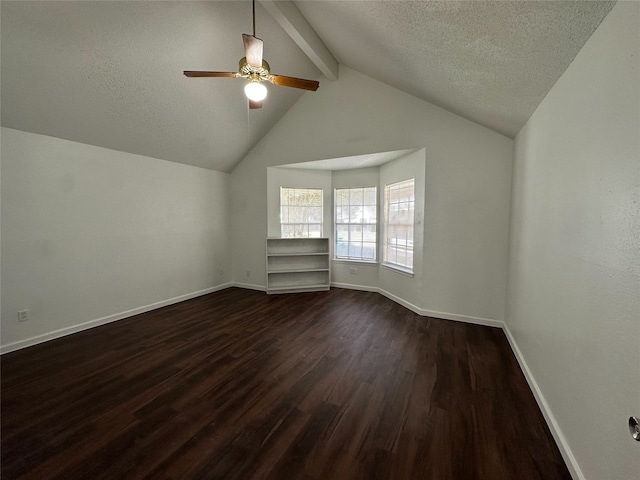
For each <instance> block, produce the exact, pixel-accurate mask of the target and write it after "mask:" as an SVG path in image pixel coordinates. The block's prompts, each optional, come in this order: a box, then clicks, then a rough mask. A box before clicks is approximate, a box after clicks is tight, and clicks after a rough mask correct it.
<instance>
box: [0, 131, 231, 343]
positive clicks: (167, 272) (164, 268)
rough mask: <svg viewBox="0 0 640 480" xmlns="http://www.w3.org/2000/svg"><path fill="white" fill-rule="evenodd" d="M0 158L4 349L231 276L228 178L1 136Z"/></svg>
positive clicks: (40, 139) (18, 135) (46, 140)
mask: <svg viewBox="0 0 640 480" xmlns="http://www.w3.org/2000/svg"><path fill="white" fill-rule="evenodd" d="M1 153H2V190H1V191H2V327H1V334H2V340H1V343H2V346H3V351H8V350H11V349H13V348H16V347H19V346H24V345H26V344H29V343H32V342H33V341H37V340H38V338H36V339H35V340H34V337H39V339H40V340H42V339H44V338H49V337H51V336H55V334H53V335H48V334H51V332H54V331H58V333H57V335H59V334H62V333H69V332H71V331H75V330H76V329H78V325H80V324H84V323H85V322H92V321H97V322H94V323H93V324H95V323H100V322H101V321H103V320H109V319H114V318H115V317H118V316H119V315H120V314H122V313H123V312H130V311H131V310H134V311H135V310H136V309H140V308H141V307H145V306H149V305H154V304H156V303H158V302H165V301H167V300H169V299H174V298H175V297H180V296H184V295H187V296H188V295H189V294H192V293H194V292H200V291H203V290H207V289H211V288H213V287H215V286H217V285H221V284H224V283H225V282H227V281H228V279H229V278H230V273H231V263H230V260H229V257H230V247H229V245H230V244H229V239H228V227H229V223H230V222H229V218H228V213H227V212H228V179H229V174H224V173H220V172H214V171H211V170H205V169H202V168H197V167H190V166H186V165H182V164H177V163H171V162H166V161H162V160H157V159H154V158H149V157H143V156H139V155H132V154H128V153H123V152H117V151H113V150H108V149H105V148H100V147H94V146H90V145H84V144H80V143H75V142H70V141H67V140H61V139H57V138H53V137H46V136H43V135H36V134H32V133H26V132H21V131H18V130H11V129H6V128H3V129H2V151H1ZM221 271H222V273H221ZM23 309H28V310H29V315H30V317H31V318H30V320H29V321H27V322H23V323H18V322H17V311H18V310H23ZM130 313H132V312H130ZM105 317H106V319H105ZM100 319H102V320H100ZM91 324H92V323H90V325H91ZM60 330H61V331H60ZM29 339H32V340H29ZM16 342H17V343H16ZM12 344H13V345H12Z"/></svg>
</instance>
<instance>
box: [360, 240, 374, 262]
mask: <svg viewBox="0 0 640 480" xmlns="http://www.w3.org/2000/svg"><path fill="white" fill-rule="evenodd" d="M362 258H363V259H365V260H375V258H376V244H375V243H363V244H362Z"/></svg>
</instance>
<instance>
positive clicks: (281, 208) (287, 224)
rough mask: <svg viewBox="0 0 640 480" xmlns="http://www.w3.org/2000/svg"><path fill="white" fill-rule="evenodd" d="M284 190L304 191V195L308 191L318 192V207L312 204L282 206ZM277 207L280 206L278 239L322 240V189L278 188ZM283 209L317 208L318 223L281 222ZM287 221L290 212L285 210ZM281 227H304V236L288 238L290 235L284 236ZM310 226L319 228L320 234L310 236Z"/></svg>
mask: <svg viewBox="0 0 640 480" xmlns="http://www.w3.org/2000/svg"><path fill="white" fill-rule="evenodd" d="M285 190H294V191H295V190H299V191H301V192H302V191H305V192H306V193H308V192H309V191H314V192H319V194H320V205H314V204H309V205H293V204H290V203H287V204H284V205H283V202H282V200H283V191H285ZM278 201H279V206H280V238H324V237H323V233H324V189H322V188H315V187H280V195H279V199H278ZM284 208H287V209H291V208H319V209H320V221H319V222H313V223H311V222H288V221H287V222H283V219H284V217H285V215H284ZM286 216H287V220H288V219H289V217H290V210H287V215H286ZM283 226H306V235H305V236H290V235H286V236H285V235H284V230H283ZM310 226H319V227H320V233H319V235H317V236H315V235H314V236H310V235H309V233H310V228H309V227H310Z"/></svg>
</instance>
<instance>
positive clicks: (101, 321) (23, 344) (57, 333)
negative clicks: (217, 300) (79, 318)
mask: <svg viewBox="0 0 640 480" xmlns="http://www.w3.org/2000/svg"><path fill="white" fill-rule="evenodd" d="M231 286H233V284H232V283H231V282H227V283H223V284H221V285H216V286H215V287H210V288H205V289H204V290H199V291H197V292H192V293H187V294H184V295H180V296H178V297H174V298H170V299H168V300H162V301H160V302H156V303H151V304H149V305H144V306H142V307H137V308H133V309H131V310H127V311H125V312H120V313H115V314H113V315H108V316H106V317H102V318H97V319H95V320H89V321H88V322H83V323H79V324H77V325H72V326H70V327H64V328H60V329H58V330H54V331H52V332H47V333H43V334H41V335H36V336H34V337H30V338H27V339H25V340H19V341H17V342H13V343H8V344H7V345H0V355H1V354H5V353H9V352H13V351H15V350H20V349H22V348H27V347H30V346H32V345H37V344H38V343H43V342H47V341H49V340H53V339H56V338H60V337H65V336H67V335H71V334H72V333H77V332H81V331H83V330H88V329H90V328H93V327H98V326H100V325H105V324H107V323H111V322H115V321H117V320H122V319H124V318H128V317H132V316H133V315H138V314H140V313H145V312H149V311H151V310H155V309H157V308H161V307H166V306H167V305H173V304H174V303H179V302H184V301H185V300H190V299H192V298H196V297H200V296H202V295H206V294H208V293H213V292H217V291H219V290H224V289H225V288H229V287H231Z"/></svg>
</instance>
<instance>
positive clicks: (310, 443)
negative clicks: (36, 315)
mask: <svg viewBox="0 0 640 480" xmlns="http://www.w3.org/2000/svg"><path fill="white" fill-rule="evenodd" d="M0 361H1V364H2V405H1V406H2V412H1V415H2V417H1V418H2V445H1V447H2V479H3V480H9V479H14V478H30V479H49V478H60V479H76V478H83V479H103V478H104V479H124V478H127V479H129V478H152V479H191V478H195V479H201V478H202V479H209V478H211V479H238V480H240V479H241V480H248V479H269V480H291V479H304V480H312V479H315V480H330V479H345V480H354V479H363V480H364V479H366V480H378V479H396V480H404V479H420V480H423V479H424V480H426V479H434V480H436V479H437V480H447V479H451V480H470V479H488V480H501V479H512V480H528V479H531V480H534V479H537V480H539V479H543V480H554V479H567V480H570V478H571V477H570V475H569V472H568V471H567V468H566V467H565V465H564V463H563V461H562V458H561V456H560V454H559V452H558V449H557V447H556V445H555V443H554V441H553V438H552V436H551V434H550V433H549V430H548V428H547V426H546V424H545V422H544V420H543V417H542V415H541V413H540V411H539V409H538V407H537V405H536V402H535V400H534V398H533V395H532V393H531V391H530V390H529V388H528V386H527V383H526V381H525V379H524V377H523V375H522V372H521V371H520V369H519V366H518V364H517V362H516V359H515V357H514V355H513V353H512V352H511V350H510V348H509V345H508V343H507V340H506V338H505V336H504V334H503V333H502V331H501V330H500V329H496V328H489V327H482V326H476V325H469V324H464V323H457V322H451V321H446V320H436V319H430V318H427V317H420V316H418V315H416V314H414V313H412V312H411V311H409V310H407V309H405V308H404V307H402V306H400V305H397V304H395V303H394V302H392V301H390V300H388V299H386V298H384V297H383V296H381V295H379V294H376V293H367V292H358V291H351V290H342V289H331V290H330V291H329V292H319V293H304V294H294V295H276V296H267V295H266V294H264V293H262V292H255V291H250V290H242V289H237V288H230V289H227V290H224V291H221V292H217V293H213V294H210V295H206V296H203V297H199V298H197V299H194V300H189V301H186V302H183V303H180V304H176V305H172V306H169V307H165V308H161V309H159V310H155V311H153V312H149V313H146V314H142V315H138V316H135V317H131V318H129V319H126V320H121V321H119V322H115V323H111V324H109V325H105V326H102V327H98V328H94V329H91V330H87V331H84V332H81V333H77V334H75V335H71V336H68V337H64V338H61V339H57V340H53V341H50V342H47V343H44V344H40V345H36V346H33V347H30V348H27V349H24V350H21V351H18V352H13V353H9V354H6V355H4V356H2V358H1V360H0Z"/></svg>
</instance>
